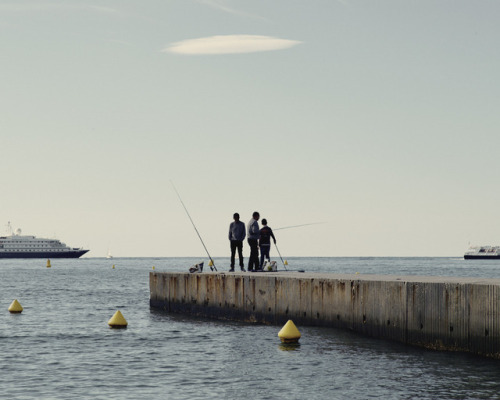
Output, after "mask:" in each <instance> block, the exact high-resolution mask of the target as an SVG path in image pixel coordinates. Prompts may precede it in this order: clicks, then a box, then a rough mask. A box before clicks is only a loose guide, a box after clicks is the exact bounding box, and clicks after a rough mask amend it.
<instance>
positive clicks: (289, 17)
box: [0, 0, 500, 257]
mask: <svg viewBox="0 0 500 400" xmlns="http://www.w3.org/2000/svg"><path fill="white" fill-rule="evenodd" d="M499 21H500V2H498V1H496V0H495V1H494V0H489V1H488V0H486V1H482V0H476V1H450V0H446V1H440V0H433V1H426V0H418V1H402V0H394V1H387V0H378V1H373V0H364V1H359V0H337V1H336V0H309V1H305V0H300V1H299V0H273V1H269V0H252V1H242V0H239V1H238V0H156V1H148V0H144V1H130V0H119V1H118V0H116V1H111V0H95V1H83V0H82V1H71V0H65V1H57V0H51V1H22V0H16V1H7V0H3V1H1V2H0V72H1V79H0V167H1V175H0V190H1V197H0V199H1V200H0V224H1V225H0V231H1V232H5V229H4V228H3V227H4V226H5V225H6V224H7V221H11V223H12V225H13V226H14V228H22V229H23V233H26V234H33V235H37V236H42V237H43V236H48V237H53V236H57V237H58V238H59V239H61V240H63V241H64V242H66V243H67V244H69V245H71V246H77V247H79V246H85V247H88V248H90V250H91V252H90V253H88V256H94V257H97V256H104V255H105V254H106V253H107V251H108V248H110V249H111V252H112V253H113V255H114V256H117V257H118V256H202V255H204V250H203V247H202V245H201V243H200V242H199V240H198V238H197V236H196V233H195V232H194V229H193V227H192V226H191V223H190V222H189V219H188V217H187V215H186V214H185V212H184V209H183V208H182V205H181V204H180V202H179V200H178V198H177V195H176V194H175V191H174V190H173V188H172V185H171V183H170V181H171V180H172V181H173V182H174V183H175V185H176V187H177V189H178V191H179V193H180V195H181V196H182V198H183V200H184V203H185V205H186V207H187V208H188V210H189V212H190V213H191V216H192V218H193V220H194V222H195V223H196V225H197V228H198V230H199V232H200V234H201V235H202V237H203V238H204V240H205V243H206V245H207V247H208V249H209V251H210V252H211V254H212V256H228V255H229V241H228V239H227V231H228V226H229V223H230V222H231V219H232V214H233V213H234V212H239V213H240V214H241V216H242V220H243V221H244V222H245V223H246V222H247V221H248V220H249V219H250V217H251V213H252V212H253V211H254V210H258V211H260V213H261V216H262V217H265V218H267V219H268V221H269V225H270V226H271V227H273V228H278V227H283V226H289V225H299V224H305V223H312V222H323V221H324V222H326V223H325V224H321V225H312V226H307V227H302V228H295V229H288V230H282V231H277V232H276V234H277V239H278V245H279V249H280V251H281V253H282V254H283V255H284V256H285V257H286V256H458V257H460V256H462V255H463V252H464V251H465V250H466V248H467V247H468V244H469V242H470V243H471V244H500V223H499V222H498V218H497V215H496V214H497V209H498V205H499V204H500V185H499V182H498V178H499V172H500V168H499V165H500V134H499V126H500V112H499V109H500V79H499V71H500V51H499V49H500V23H499ZM2 221H3V222H2ZM244 252H245V256H247V255H248V246H245V248H244ZM273 252H274V250H273ZM274 254H275V252H274Z"/></svg>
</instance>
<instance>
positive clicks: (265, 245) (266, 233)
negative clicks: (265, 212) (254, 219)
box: [259, 218, 276, 269]
mask: <svg viewBox="0 0 500 400" xmlns="http://www.w3.org/2000/svg"><path fill="white" fill-rule="evenodd" d="M262 225H263V226H262V229H261V230H260V240H259V247H260V269H263V268H264V258H266V259H267V260H268V261H270V258H269V250H271V238H273V241H274V244H276V238H275V237H274V233H273V230H272V229H271V228H270V227H269V226H267V220H266V219H265V218H263V219H262Z"/></svg>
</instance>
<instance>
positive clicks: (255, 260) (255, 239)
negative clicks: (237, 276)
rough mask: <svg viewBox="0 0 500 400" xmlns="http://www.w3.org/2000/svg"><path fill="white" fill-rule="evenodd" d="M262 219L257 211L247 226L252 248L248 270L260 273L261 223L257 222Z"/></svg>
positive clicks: (249, 242)
mask: <svg viewBox="0 0 500 400" xmlns="http://www.w3.org/2000/svg"><path fill="white" fill-rule="evenodd" d="M259 218H260V214H259V213H258V212H257V211H255V212H254V213H253V214H252V219H251V220H250V221H249V222H248V224H247V240H248V245H249V246H250V258H249V260H248V270H249V271H254V270H255V271H258V270H259V238H260V229H259V223H258V222H257V221H258V220H259Z"/></svg>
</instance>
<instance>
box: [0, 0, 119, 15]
mask: <svg viewBox="0 0 500 400" xmlns="http://www.w3.org/2000/svg"><path fill="white" fill-rule="evenodd" d="M44 10H88V11H96V12H100V13H116V12H118V11H117V10H116V9H114V8H111V7H102V6H94V5H75V4H62V3H42V2H38V3H24V4H18V3H4V4H0V11H10V12H33V11H44Z"/></svg>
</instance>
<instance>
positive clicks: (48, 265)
mask: <svg viewBox="0 0 500 400" xmlns="http://www.w3.org/2000/svg"><path fill="white" fill-rule="evenodd" d="M50 266H51V265H50V260H47V268H50Z"/></svg>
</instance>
